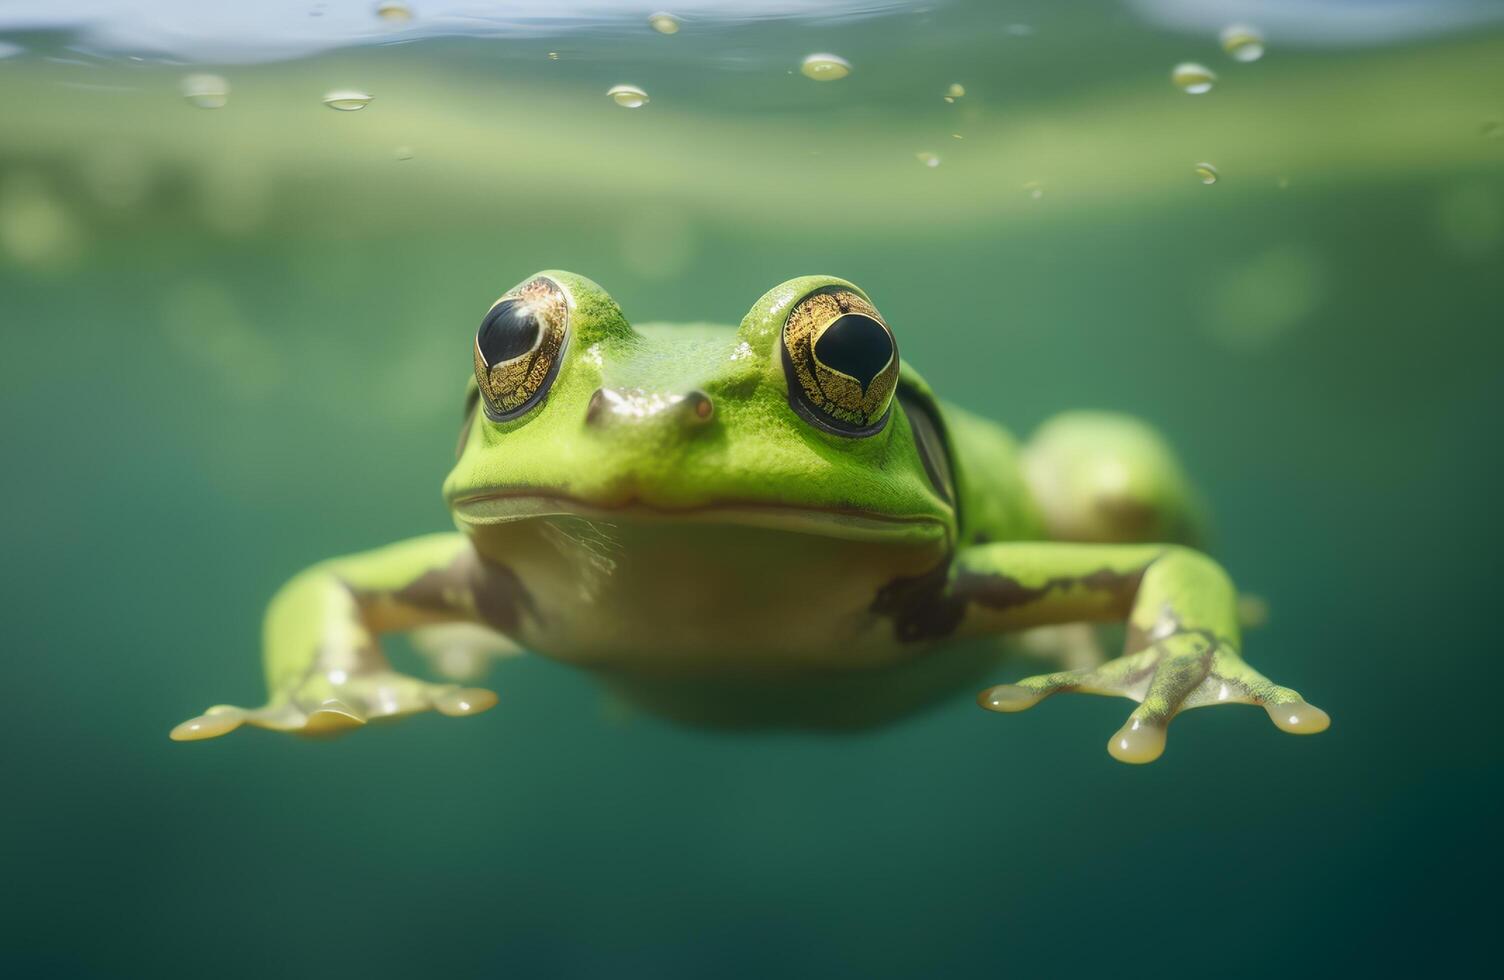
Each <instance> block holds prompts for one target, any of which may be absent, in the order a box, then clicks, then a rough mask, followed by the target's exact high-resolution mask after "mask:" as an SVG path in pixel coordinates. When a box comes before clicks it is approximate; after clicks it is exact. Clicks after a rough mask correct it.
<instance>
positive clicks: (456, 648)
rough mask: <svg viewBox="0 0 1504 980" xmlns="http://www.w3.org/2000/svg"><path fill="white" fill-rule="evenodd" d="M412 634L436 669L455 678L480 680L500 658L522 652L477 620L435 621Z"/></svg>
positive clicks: (457, 679)
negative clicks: (460, 621)
mask: <svg viewBox="0 0 1504 980" xmlns="http://www.w3.org/2000/svg"><path fill="white" fill-rule="evenodd" d="M409 636H410V637H411V639H412V643H413V648H414V649H416V650H417V651H418V652H419V653H420V654H422V655H423V658H424V659H425V660H427V661H428V666H429V667H430V668H431V669H432V670H433V672H434V673H435V674H438V675H439V676H440V677H444V678H447V679H449V680H451V681H474V680H479V679H480V678H482V677H484V676H486V674H487V673H489V672H490V670H491V667H492V665H493V664H495V662H496V661H498V660H502V659H504V658H507V657H516V656H520V655H521V653H522V648H521V647H520V646H518V645H517V644H515V643H513V642H512V641H511V640H509V639H508V638H506V637H505V636H502V635H501V634H500V633H498V632H496V631H495V630H489V629H486V628H485V627H484V626H478V625H476V624H475V623H435V624H433V625H432V626H421V627H419V628H417V629H415V630H413V631H412V633H410V634H409Z"/></svg>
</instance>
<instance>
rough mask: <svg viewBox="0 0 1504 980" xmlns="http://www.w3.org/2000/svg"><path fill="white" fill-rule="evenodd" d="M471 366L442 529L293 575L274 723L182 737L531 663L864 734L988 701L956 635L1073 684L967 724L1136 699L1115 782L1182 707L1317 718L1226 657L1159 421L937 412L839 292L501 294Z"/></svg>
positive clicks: (633, 693)
mask: <svg viewBox="0 0 1504 980" xmlns="http://www.w3.org/2000/svg"><path fill="white" fill-rule="evenodd" d="M472 355H473V363H474V373H473V376H472V377H471V378H470V379H469V381H468V383H467V386H466V394H465V399H464V423H463V426H462V429H461V432H460V438H459V445H458V449H457V457H458V461H457V463H456V465H455V467H454V469H453V470H452V471H451V472H450V473H449V476H448V478H447V479H446V480H445V481H444V498H445V500H446V502H447V504H448V507H449V510H450V512H451V513H452V515H453V518H454V523H455V526H456V528H457V531H455V532H451V533H443V534H434V535H430V536H425V537H420V538H415V539H413V540H409V541H402V542H398V543H396V544H391V545H388V546H386V547H383V548H379V549H377V550H374V551H369V552H365V553H362V554H356V555H352V556H348V557H342V558H335V559H331V560H329V561H325V562H322V563H320V564H318V565H315V566H313V567H311V568H309V569H307V570H305V571H303V572H302V573H301V574H299V575H297V576H296V577H294V578H293V579H291V580H290V581H289V582H288V583H287V584H286V585H285V586H284V587H283V588H282V589H281V590H280V591H279V592H278V593H277V595H276V596H275V597H274V598H273V600H272V602H271V604H270V607H269V608H268V610H267V614H266V619H265V626H264V661H265V671H266V682H267V687H268V690H269V692H270V696H269V698H268V700H267V702H266V704H265V705H263V706H261V707H258V708H250V709H247V708H240V707H234V706H230V705H219V706H216V707H213V708H210V709H209V710H208V711H207V712H206V713H205V714H203V715H200V716H199V717H196V718H193V719H191V720H189V721H186V722H184V723H183V724H181V725H179V726H178V727H177V728H175V729H174V730H173V731H172V737H173V738H174V739H178V740H192V739H202V738H209V737H213V736H217V735H223V734H225V733H227V732H230V731H232V730H234V729H236V728H239V727H241V726H243V725H254V726H259V727H261V728H267V729H274V730H277V731H287V732H300V733H305V734H321V733H334V732H339V731H343V730H348V729H354V728H359V727H361V726H364V725H366V724H367V723H369V722H373V721H377V720H379V719H388V718H393V717H397V716H402V715H408V714H412V713H414V712H421V711H427V710H430V709H432V710H435V711H437V712H439V713H441V714H444V715H449V716H467V715H472V714H476V713H478V712H481V711H484V710H486V709H487V708H490V707H491V706H492V705H494V704H495V703H496V700H497V699H496V695H495V694H494V693H492V692H491V691H489V690H485V689H482V688H478V687H471V686H466V684H465V683H464V681H465V680H467V679H473V678H474V677H475V676H476V675H477V674H478V673H479V672H481V671H483V670H484V669H485V668H486V667H487V666H489V664H490V662H491V659H490V658H491V657H492V655H503V654H505V653H515V652H518V651H521V650H528V651H533V652H536V653H538V654H541V655H543V656H547V657H551V658H554V659H556V660H559V661H563V662H565V663H568V664H571V665H575V666H577V667H579V668H583V669H586V670H589V671H591V672H593V673H594V674H596V675H597V676H598V677H599V678H600V680H601V682H602V683H603V684H604V685H606V687H607V688H608V689H610V690H611V691H613V692H615V693H616V694H617V695H618V696H619V697H621V698H623V699H626V700H627V701H630V702H631V703H632V704H635V705H639V706H642V707H643V708H645V709H646V710H649V711H654V712H658V713H662V714H665V715H668V716H670V717H673V718H677V719H680V720H683V721H686V722H690V723H694V724H705V725H723V726H749V725H763V726H766V725H814V726H818V727H829V728H841V727H854V726H863V725H874V724H879V723H882V722H885V721H887V720H889V719H891V718H895V717H898V716H900V715H902V714H904V713H905V712H909V711H912V710H915V709H916V708H918V707H920V706H922V705H924V704H926V703H930V702H932V701H934V700H935V699H938V698H941V697H944V696H945V695H947V694H948V693H950V692H953V691H954V690H955V689H956V688H957V686H958V685H965V684H967V683H975V684H977V685H981V684H982V683H983V679H984V678H985V676H986V675H987V673H988V672H989V671H991V670H992V669H993V666H994V663H995V661H996V657H997V655H998V653H997V649H996V647H997V644H994V643H985V642H967V640H968V638H977V637H995V636H998V635H1001V634H1004V633H1011V632H1016V631H1030V635H1032V636H1035V637H1044V638H1045V642H1044V643H1043V646H1044V647H1045V648H1047V649H1049V648H1052V647H1053V648H1054V649H1056V651H1057V652H1059V653H1060V654H1061V655H1062V656H1064V657H1066V658H1067V660H1066V663H1067V664H1068V665H1069V666H1062V665H1060V664H1051V665H1049V666H1061V667H1062V669H1057V670H1053V671H1051V672H1047V673H1042V674H1039V675H1037V676H1033V677H1029V678H1027V679H1024V680H1021V681H1018V682H1017V683H1014V684H1002V685H995V686H991V687H987V688H986V689H985V690H983V691H982V692H981V694H980V695H979V696H978V700H979V702H980V704H981V706H982V707H984V708H987V709H990V710H992V711H997V712H1017V711H1022V710H1024V709H1026V708H1029V707H1031V706H1033V705H1035V704H1037V703H1038V702H1040V701H1041V700H1043V699H1044V698H1047V697H1049V696H1051V695H1053V694H1057V693H1061V692H1066V691H1081V692H1089V693H1094V694H1109V695H1118V696H1121V697H1126V698H1129V699H1131V700H1133V701H1136V702H1138V707H1137V708H1136V709H1134V710H1133V712H1132V714H1130V715H1129V716H1128V720H1127V723H1126V724H1125V725H1124V726H1123V727H1122V728H1121V729H1120V730H1119V731H1117V732H1116V733H1115V734H1114V735H1113V736H1112V738H1111V740H1110V741H1109V742H1108V746H1107V748H1108V751H1109V752H1110V753H1111V754H1112V755H1113V756H1114V757H1115V758H1117V759H1119V760H1121V761H1123V762H1129V763H1144V762H1150V761H1152V760H1154V759H1156V758H1158V757H1159V756H1160V754H1161V753H1162V752H1163V750H1164V746H1165V733H1166V729H1167V727H1168V725H1169V723H1170V721H1171V719H1173V718H1174V717H1175V716H1176V715H1177V714H1178V713H1179V712H1181V711H1184V710H1186V709H1187V708H1195V707H1202V706H1205V705H1215V704H1231V703H1244V704H1256V705H1260V706H1262V707H1263V708H1264V709H1265V710H1266V711H1267V712H1268V714H1269V717H1270V718H1271V719H1272V720H1273V722H1274V724H1275V725H1277V726H1278V727H1279V728H1281V729H1283V730H1284V731H1287V732H1293V733H1298V734H1307V733H1313V732H1319V731H1321V730H1323V729H1325V728H1326V727H1327V724H1328V718H1327V715H1326V714H1325V713H1324V712H1323V711H1321V710H1320V709H1319V708H1316V707H1314V706H1312V705H1310V704H1308V703H1307V702H1306V701H1305V700H1304V699H1303V698H1302V697H1301V696H1300V695H1299V694H1297V693H1296V692H1295V691H1293V690H1291V689H1289V688H1287V687H1281V686H1279V685H1277V684H1274V683H1273V682H1271V681H1269V680H1268V679H1267V678H1265V677H1264V676H1263V675H1262V674H1260V673H1259V672H1258V671H1256V670H1255V669H1253V668H1252V667H1250V666H1249V665H1248V664H1247V663H1246V662H1245V661H1244V659H1243V656H1242V640H1241V635H1240V620H1239V596H1238V593H1237V591H1236V590H1235V589H1234V587H1233V584H1232V582H1231V581H1230V579H1229V578H1228V576H1227V574H1226V573H1225V572H1224V571H1223V570H1222V568H1221V567H1220V566H1219V565H1218V564H1217V563H1216V562H1215V561H1213V560H1212V559H1211V558H1209V557H1207V556H1206V555H1205V554H1203V553H1202V552H1200V551H1198V550H1196V549H1195V547H1194V544H1195V542H1196V541H1197V538H1198V528H1199V526H1200V524H1201V521H1200V518H1199V516H1198V515H1199V507H1198V505H1197V503H1196V499H1197V498H1196V496H1195V494H1194V491H1193V490H1192V488H1191V487H1190V485H1189V483H1188V481H1187V479H1186V477H1185V475H1184V473H1183V471H1182V468H1181V466H1180V464H1179V463H1178V462H1177V461H1176V459H1175V457H1174V456H1173V455H1172V453H1171V452H1170V451H1169V450H1168V449H1167V448H1166V446H1165V443H1164V441H1163V440H1162V439H1161V438H1160V437H1159V436H1158V435H1157V434H1156V433H1155V432H1154V431H1153V430H1151V429H1150V428H1149V427H1148V426H1146V425H1144V424H1142V423H1140V422H1137V421H1135V420H1133V419H1130V418H1127V417H1124V416H1118V415H1110V414H1105V413H1086V412H1073V413H1068V414H1065V415H1061V416H1058V417H1056V418H1054V419H1052V420H1050V421H1048V422H1047V423H1045V424H1044V425H1043V426H1042V427H1041V428H1040V429H1039V431H1038V432H1036V433H1035V434H1034V435H1033V437H1032V438H1030V439H1029V440H1028V441H1027V442H1025V443H1020V442H1019V441H1018V440H1016V439H1014V438H1013V437H1012V436H1010V435H1009V434H1008V432H1006V431H1005V430H1004V429H1002V428H1000V427H998V426H997V425H994V424H992V423H991V422H989V421H986V420H984V419H982V418H980V417H978V416H976V415H973V414H971V413H970V412H967V411H964V410H962V409H960V408H957V407H955V406H953V405H950V404H948V403H945V402H942V401H940V400H938V399H937V398H936V397H935V395H934V393H933V392H932V391H931V389H930V387H929V386H928V385H927V384H926V383H925V381H924V379H923V378H922V377H920V375H919V374H918V373H917V372H915V370H914V369H913V368H912V367H911V366H910V365H909V364H908V363H907V362H906V361H903V360H901V359H900V357H899V352H898V341H897V333H896V331H895V330H894V328H893V327H892V326H890V324H889V323H888V321H887V320H886V319H884V317H883V316H882V314H881V313H879V312H878V310H877V307H876V306H875V305H874V304H873V302H872V300H871V298H870V297H869V296H868V295H867V294H866V293H865V292H863V291H862V290H861V289H859V288H858V287H857V286H855V285H853V284H852V283H849V282H846V281H843V280H841V279H836V278H832V277H830V276H809V277H804V278H799V279H793V280H790V281H788V282H785V283H783V284H781V285H779V286H777V287H775V288H774V289H772V290H771V291H769V292H768V293H766V294H765V295H764V296H763V297H762V298H761V299H759V300H758V301H757V303H756V304H755V305H754V306H753V307H752V309H751V311H750V312H749V313H747V315H746V317H745V318H743V320H742V322H741V325H740V326H738V327H728V326H719V325H710V324H644V325H637V326H634V325H633V324H631V323H629V322H628V321H627V319H626V317H625V316H624V315H623V313H622V311H621V309H620V307H618V305H617V304H616V303H615V302H614V301H613V300H612V299H611V297H610V296H609V295H607V293H606V292H605V291H604V290H603V289H601V287H599V286H598V285H596V284H595V283H593V282H591V281H590V280H588V279H585V278H583V277H580V276H577V275H573V274H571V273H568V272H562V271H549V272H542V273H539V274H537V275H535V276H532V277H530V278H528V279H526V280H525V281H523V282H522V283H521V284H520V285H518V286H517V287H515V288H514V289H512V290H510V291H509V292H507V293H506V294H505V295H503V296H502V297H501V298H500V299H498V300H497V301H496V302H495V303H494V304H492V306H491V307H490V308H489V310H488V311H487V312H486V314H485V316H484V318H483V319H482V320H481V324H480V327H479V329H478V331H477V332H476V335H475V338H474V344H473V347H472ZM1081 623H1087V624H1113V623H1116V624H1120V626H1119V630H1118V633H1119V635H1120V636H1121V643H1122V646H1123V649H1122V653H1121V655H1119V656H1117V657H1116V658H1113V659H1105V658H1099V657H1098V658H1093V657H1091V656H1090V652H1089V647H1090V644H1089V643H1087V642H1086V640H1085V639H1083V637H1082V635H1081V633H1080V630H1081V629H1083V627H1076V626H1066V625H1064V624H1081ZM1051 628H1054V629H1055V631H1056V633H1055V634H1054V635H1055V639H1054V640H1049V639H1048V638H1049V637H1050V636H1051V634H1050V632H1049V630H1050V629H1051ZM1092 629H1098V627H1094V628H1092ZM399 631H409V632H411V634H412V636H413V639H414V644H415V645H416V646H418V647H419V648H420V649H421V650H425V651H428V652H430V653H431V654H432V655H433V657H434V659H435V663H436V665H437V666H438V667H439V668H440V672H441V673H443V674H447V675H448V676H447V677H445V678H444V679H442V680H425V679H420V678H418V677H414V676H410V675H408V674H405V673H401V672H398V671H396V670H394V669H393V667H392V665H391V664H390V662H389V661H388V660H387V659H386V657H385V656H384V655H383V653H382V651H381V648H380V638H381V637H382V636H383V635H384V634H388V633H394V632H399ZM1090 635H1093V633H1092V630H1090V629H1089V630H1088V637H1089V636H1090ZM1039 645H1040V644H1037V643H1036V644H1035V646H1039ZM1083 651H1085V652H1084V653H1083ZM456 678H458V679H456Z"/></svg>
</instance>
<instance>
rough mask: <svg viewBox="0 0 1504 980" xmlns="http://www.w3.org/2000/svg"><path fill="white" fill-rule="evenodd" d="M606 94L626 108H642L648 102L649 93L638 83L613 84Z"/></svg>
mask: <svg viewBox="0 0 1504 980" xmlns="http://www.w3.org/2000/svg"><path fill="white" fill-rule="evenodd" d="M606 94H607V95H609V96H611V100H612V101H613V102H615V103H616V104H617V105H619V106H621V107H623V108H625V109H641V108H642V107H643V106H645V105H647V104H648V94H647V93H646V92H644V91H643V90H642V89H640V88H638V87H637V86H636V85H613V86H611V88H610V89H608V90H607V91H606Z"/></svg>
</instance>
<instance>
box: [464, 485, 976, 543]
mask: <svg viewBox="0 0 1504 980" xmlns="http://www.w3.org/2000/svg"><path fill="white" fill-rule="evenodd" d="M450 507H451V509H452V510H453V512H454V515H455V517H456V518H458V520H459V521H460V522H461V523H463V524H466V525H472V526H484V525H492V524H507V523H511V522H515V521H526V520H536V519H540V518H549V517H577V518H582V519H585V520H590V521H600V522H602V523H607V524H614V523H625V522H628V521H631V522H644V523H666V524H709V525H717V524H719V525H727V524H730V525H737V526H742V527H757V528H767V529H769V530H774V531H786V532H793V533H799V534H815V535H821V536H824V537H831V538H846V539H850V540H858V541H873V540H890V541H891V540H894V539H907V540H911V541H931V540H934V541H938V540H943V539H945V538H947V537H948V536H949V533H950V529H949V526H948V525H947V524H946V523H945V521H943V520H942V519H941V518H939V517H937V516H934V515H931V514H915V515H895V514H883V513H879V512H877V511H870V510H862V509H859V508H847V507H822V506H814V505H807V504H785V503H780V502H777V501H767V500H716V501H711V502H708V503H700V504H686V505H666V504H659V503H650V502H647V501H644V500H642V499H640V498H637V497H625V498H622V499H620V500H612V501H591V500H583V499H581V498H578V497H572V496H569V495H568V494H562V493H549V492H543V491H538V490H532V489H526V490H523V489H516V490H493V491H488V492H485V493H477V494H469V495H466V496H462V497H457V498H455V499H454V500H452V501H451V502H450Z"/></svg>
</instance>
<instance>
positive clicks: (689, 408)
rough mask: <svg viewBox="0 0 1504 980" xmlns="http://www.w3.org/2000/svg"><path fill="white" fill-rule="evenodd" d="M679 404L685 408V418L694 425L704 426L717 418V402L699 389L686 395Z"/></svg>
mask: <svg viewBox="0 0 1504 980" xmlns="http://www.w3.org/2000/svg"><path fill="white" fill-rule="evenodd" d="M679 404H680V405H681V406H682V408H683V411H684V417H685V418H686V419H687V420H688V421H689V422H691V423H692V424H695V425H703V424H704V423H706V422H709V421H710V420H711V419H712V418H714V417H715V402H713V401H711V400H710V396H709V395H707V394H705V392H703V391H701V390H699V389H698V388H696V389H695V390H694V391H691V392H689V393H688V394H687V395H685V396H684V398H683V400H682V401H681V402H680V403H679Z"/></svg>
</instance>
